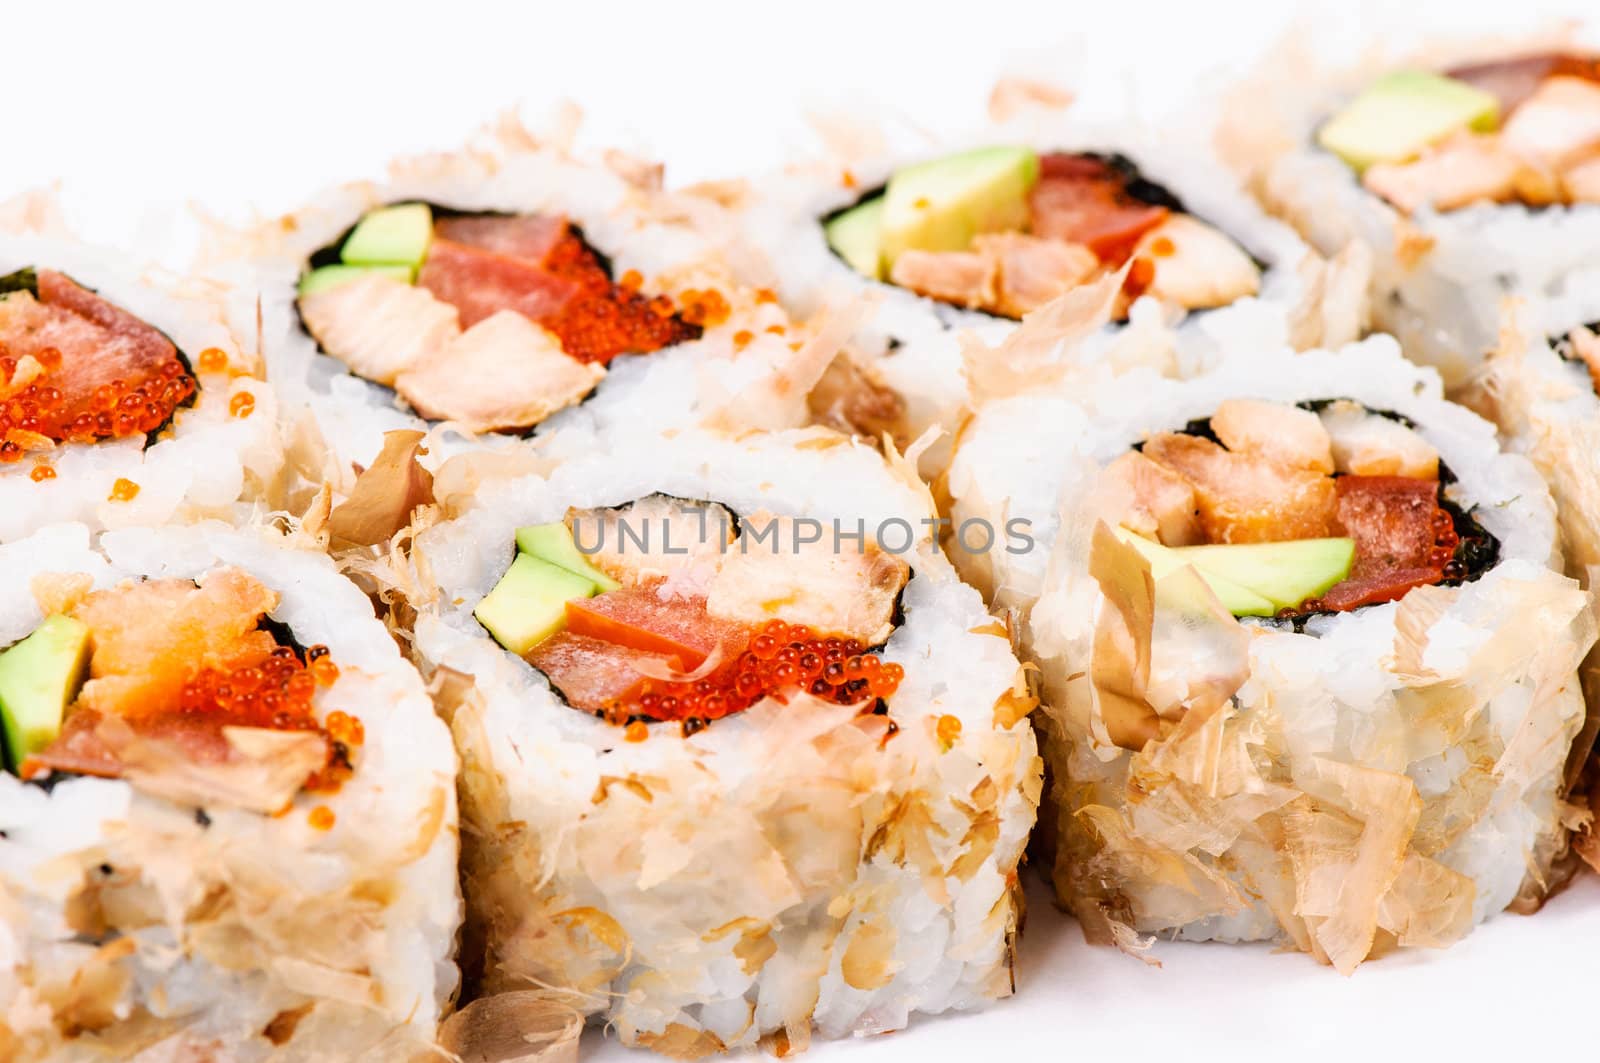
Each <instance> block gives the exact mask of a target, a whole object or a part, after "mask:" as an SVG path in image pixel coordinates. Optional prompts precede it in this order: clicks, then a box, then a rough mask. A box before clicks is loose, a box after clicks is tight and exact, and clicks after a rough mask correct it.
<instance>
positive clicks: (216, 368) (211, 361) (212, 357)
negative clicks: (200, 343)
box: [194, 347, 228, 373]
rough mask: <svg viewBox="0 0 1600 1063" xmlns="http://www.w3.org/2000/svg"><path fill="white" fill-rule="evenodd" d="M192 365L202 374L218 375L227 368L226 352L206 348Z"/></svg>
mask: <svg viewBox="0 0 1600 1063" xmlns="http://www.w3.org/2000/svg"><path fill="white" fill-rule="evenodd" d="M194 364H195V368H197V369H199V370H200V372H202V373H220V372H222V371H223V370H225V369H227V368H228V352H227V351H224V350H223V349H222V348H220V347H207V348H206V349H205V350H203V351H201V352H200V356H199V357H198V358H197V359H195V363H194Z"/></svg>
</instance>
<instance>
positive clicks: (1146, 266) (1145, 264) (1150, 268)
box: [1122, 256, 1156, 299]
mask: <svg viewBox="0 0 1600 1063" xmlns="http://www.w3.org/2000/svg"><path fill="white" fill-rule="evenodd" d="M1155 279H1156V264H1155V263H1154V262H1152V261H1150V260H1149V259H1148V258H1145V257H1143V256H1140V257H1139V258H1136V259H1134V260H1133V264H1132V265H1130V266H1129V267H1128V275H1127V276H1126V277H1125V278H1123V281H1122V290H1123V291H1124V292H1126V293H1127V295H1128V298H1130V299H1137V298H1139V296H1141V295H1143V294H1144V293H1145V292H1147V291H1149V290H1150V284H1151V282H1153V281H1154V280H1155Z"/></svg>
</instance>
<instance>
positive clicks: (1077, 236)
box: [1028, 154, 1171, 265]
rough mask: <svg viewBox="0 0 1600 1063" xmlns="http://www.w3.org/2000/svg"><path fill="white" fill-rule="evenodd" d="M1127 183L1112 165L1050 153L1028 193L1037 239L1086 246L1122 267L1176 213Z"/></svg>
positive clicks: (1087, 158)
mask: <svg viewBox="0 0 1600 1063" xmlns="http://www.w3.org/2000/svg"><path fill="white" fill-rule="evenodd" d="M1126 185H1127V179H1126V178H1125V177H1124V176H1123V175H1122V174H1121V173H1119V172H1117V170H1116V169H1114V168H1113V167H1112V166H1111V165H1110V164H1108V163H1106V162H1104V161H1102V160H1100V159H1094V158H1089V157H1085V156H1074V155H1061V154H1057V155H1045V156H1041V158H1040V175H1039V180H1038V182H1037V183H1036V184H1035V185H1034V186H1033V190H1032V191H1031V192H1030V193H1029V194H1028V210H1029V215H1030V218H1031V228H1032V230H1033V234H1034V235H1035V236H1041V237H1044V238H1045V239H1047V240H1060V241H1062V242H1064V243H1069V244H1083V245H1085V246H1087V247H1088V248H1089V250H1091V251H1093V252H1094V253H1095V254H1096V255H1098V256H1099V257H1100V260H1101V261H1103V262H1111V263H1116V264H1119V265H1120V264H1121V263H1122V262H1123V261H1124V260H1126V259H1127V257H1128V256H1129V254H1130V253H1131V252H1132V251H1133V248H1134V245H1136V244H1137V243H1138V242H1139V238H1140V237H1142V236H1143V235H1144V234H1145V233H1147V232H1149V231H1150V230H1151V229H1153V228H1155V227H1156V226H1157V225H1160V224H1161V223H1162V222H1163V221H1165V220H1166V218H1167V215H1168V214H1170V213H1171V211H1169V210H1168V209H1167V208H1166V207H1163V206H1158V205H1155V204H1151V203H1145V202H1142V201H1140V200H1137V199H1135V198H1133V197H1132V196H1131V195H1129V194H1128V192H1127V188H1126Z"/></svg>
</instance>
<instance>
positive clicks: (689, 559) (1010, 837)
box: [412, 429, 1039, 1057]
mask: <svg viewBox="0 0 1600 1063" xmlns="http://www.w3.org/2000/svg"><path fill="white" fill-rule="evenodd" d="M457 460H462V459H457ZM446 516H447V517H448V519H445V520H443V521H442V522H441V523H439V524H437V525H436V526H434V527H431V528H429V529H428V530H426V531H423V532H422V533H421V534H420V535H419V537H418V540H417V543H416V548H415V551H414V553H413V555H412V562H413V565H414V567H415V569H416V572H417V576H418V579H419V580H420V579H421V577H422V576H423V575H424V574H425V575H426V576H427V578H428V579H429V580H431V582H432V585H433V586H434V587H436V590H435V592H434V594H433V595H432V597H431V598H429V599H426V600H422V601H418V602H416V603H415V604H416V607H417V609H418V611H419V615H418V617H417V621H416V625H415V648H416V652H417V654H418V656H419V658H420V659H421V660H422V661H423V662H425V670H427V669H431V670H433V674H434V677H435V682H436V683H437V684H438V685H439V688H440V689H441V690H442V691H446V692H449V691H451V690H454V691H455V694H454V695H451V696H448V697H445V698H442V699H441V700H442V704H441V710H442V711H444V712H445V713H446V714H447V715H448V716H449V717H450V718H451V719H452V720H453V729H454V732H455V736H456V741H457V745H458V747H459V749H460V750H461V754H462V758H463V769H464V771H463V777H462V790H461V792H462V794H463V795H464V796H463V810H464V814H465V823H466V825H467V827H466V830H465V831H464V836H465V837H466V839H467V843H466V851H465V856H464V872H463V881H464V883H465V891H466V896H467V898H468V910H469V930H470V931H471V933H470V935H469V936H470V937H472V938H474V939H478V940H482V941H484V942H485V943H486V949H485V955H484V957H483V962H482V974H481V983H482V987H483V989H484V990H485V991H487V992H493V991H495V990H498V989H502V988H520V987H525V986H528V985H539V986H548V987H552V988H556V989H562V990H566V991H568V994H569V997H570V999H572V1000H573V1001H574V1002H575V1003H576V1005H577V1006H579V1007H580V1008H581V1009H582V1010H583V1011H584V1012H585V1013H586V1014H588V1015H590V1016H592V1017H595V1018H603V1019H604V1020H605V1021H606V1023H607V1024H608V1025H609V1026H610V1028H611V1029H613V1030H615V1031H616V1032H617V1033H618V1034H619V1036H620V1038H621V1040H622V1041H623V1042H624V1043H625V1044H629V1045H640V1046H646V1047H653V1048H656V1049H658V1050H660V1051H662V1052H665V1053H667V1054H670V1055H674V1056H679V1057H691V1056H698V1055H702V1054H704V1053H706V1052H709V1051H714V1050H721V1049H725V1048H734V1047H742V1046H753V1045H756V1044H758V1043H759V1044H762V1045H765V1046H767V1047H769V1048H772V1049H773V1050H775V1051H779V1052H780V1054H782V1053H786V1052H788V1051H791V1050H797V1049H799V1048H803V1047H804V1046H805V1045H806V1044H807V1043H808V1041H809V1040H810V1038H811V1036H812V1032H813V1029H815V1031H816V1032H817V1033H818V1034H819V1035H820V1036H824V1037H840V1036H845V1035H851V1034H854V1035H864V1034H869V1033H879V1032H884V1031H889V1030H895V1029H899V1028H901V1027H903V1026H905V1025H906V1023H907V1022H908V1021H909V1020H910V1017H911V1016H912V1015H913V1014H914V1013H921V1014H932V1013H937V1012H942V1011H946V1010H951V1009H968V1008H974V1007H978V1006H980V1005H982V1004H984V1003H985V1002H987V1001H989V1000H991V999H994V998H998V997H1002V996H1006V995H1008V994H1009V993H1010V992H1011V990H1012V979H1011V962H1012V957H1011V942H1012V938H1013V935H1014V934H1015V932H1016V930H1017V926H1018V919H1019V917H1020V911H1021V910H1020V903H1021V899H1020V893H1019V890H1018V885H1017V877H1016V876H1017V865H1018V861H1019V860H1020V858H1021V855H1022V850H1023V846H1024V844H1025V841H1026V838H1027V835H1028V832H1029V830H1030V828H1031V826H1032V823H1033V819H1034V814H1035V808H1036V798H1037V795H1038V787H1039V761H1038V758H1037V754H1036V751H1035V745H1034V737H1033V732H1032V729H1031V728H1030V726H1029V725H1028V722H1027V714H1028V711H1029V709H1030V707H1031V705H1032V701H1031V699H1030V698H1029V697H1028V695H1027V692H1026V686H1025V684H1024V683H1023V676H1022V672H1021V669H1020V667H1019V665H1018V663H1017V659H1016V657H1015V656H1014V655H1013V653H1012V650H1011V645H1010V643H1009V641H1008V638H1007V636H1006V631H1005V629H1004V627H1003V626H1002V625H1000V624H997V623H995V622H994V621H992V620H991V619H990V618H989V617H988V615H987V613H986V612H985V610H984V607H983V603H982V601H981V600H980V599H979V597H978V595H977V593H976V592H974V591H973V590H972V589H971V588H969V587H966V586H964V585H963V584H962V583H961V582H960V581H959V580H958V579H957V578H956V577H955V575H954V573H953V571H952V570H951V568H950V565H949V563H948V562H947V561H946V560H945V559H944V558H943V556H942V555H940V554H939V553H938V552H937V551H936V550H935V549H934V548H933V547H932V546H931V545H930V540H929V536H928V529H929V527H931V526H932V524H933V514H932V503H931V500H930V499H929V497H928V495H927V492H926V488H924V487H922V486H921V485H920V483H918V482H917V481H916V479H915V477H914V475H912V474H911V473H910V472H909V471H907V470H905V469H901V470H900V471H899V472H898V473H895V472H891V471H890V470H888V469H886V467H885V465H884V464H883V462H882V460H881V459H880V458H879V456H878V455H877V453H875V452H874V451H873V450H871V449H870V448H868V447H866V446H864V445H861V444H858V443H853V442H851V441H849V440H847V439H845V438H844V437H842V436H840V435H838V434H835V433H832V432H828V431H822V430H818V429H809V430H803V431H799V432H788V433H775V434H769V435H761V436H750V437H746V438H742V439H740V440H731V439H729V438H727V437H725V436H711V435H708V434H703V433H698V432H685V433H681V434H679V435H677V436H675V437H673V438H671V439H667V440H661V441H657V442H656V443H655V444H654V445H653V446H651V447H650V448H648V449H644V448H639V449H634V450H630V451H626V452H623V451H617V452H613V453H611V454H607V455H603V456H602V455H599V454H592V455H590V456H589V457H588V458H584V459H572V460H569V461H567V462H565V463H563V464H561V465H560V466H559V467H558V468H555V469H553V470H552V471H551V472H550V473H549V475H547V476H543V477H528V478H523V479H518V480H512V481H502V482H498V483H493V484H488V485H485V486H483V487H482V488H480V489H479V490H478V491H477V492H476V494H475V496H474V497H473V498H472V499H471V500H470V501H469V502H468V504H467V505H466V506H465V507H464V508H460V509H459V510H458V511H455V512H451V513H448V514H446ZM415 593H416V592H415V591H413V594H415ZM471 959H472V958H471V957H466V958H464V961H463V962H464V966H471V965H472V963H471Z"/></svg>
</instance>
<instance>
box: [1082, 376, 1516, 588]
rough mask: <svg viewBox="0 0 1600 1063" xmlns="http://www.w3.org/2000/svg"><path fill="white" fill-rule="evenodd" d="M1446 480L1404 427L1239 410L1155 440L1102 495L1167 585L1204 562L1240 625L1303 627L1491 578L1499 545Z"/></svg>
mask: <svg viewBox="0 0 1600 1063" xmlns="http://www.w3.org/2000/svg"><path fill="white" fill-rule="evenodd" d="M1308 407H1309V408H1308ZM1442 476H1448V471H1447V470H1444V469H1443V467H1442V466H1441V464H1440V462H1439V456H1438V453H1437V451H1435V450H1434V449H1433V447H1432V446H1431V445H1430V444H1428V443H1427V442H1426V440H1424V439H1423V437H1422V436H1421V435H1420V434H1418V433H1417V432H1416V431H1415V430H1414V429H1413V428H1412V427H1411V426H1410V425H1409V424H1408V423H1406V422H1404V420H1403V419H1400V418H1395V417H1391V416H1387V415H1383V414H1379V413H1374V412H1372V411H1369V410H1367V409H1365V408H1364V407H1362V406H1360V405H1359V404H1357V403H1353V402H1349V401H1347V400H1338V401H1334V402H1327V403H1308V404H1305V406H1301V407H1296V406H1289V405H1285V404H1279V403H1272V402H1261V401H1256V400H1244V399H1235V400H1229V401H1227V402H1224V403H1223V404H1222V405H1221V406H1220V407H1218V409H1217V413H1216V414H1215V415H1214V416H1213V417H1212V418H1211V419H1210V420H1208V421H1202V422H1196V423H1194V424H1191V425H1190V426H1188V428H1187V429H1186V430H1185V431H1183V432H1162V433H1157V434H1155V435H1153V436H1151V437H1150V438H1149V439H1147V440H1146V441H1145V442H1144V443H1143V444H1142V445H1141V447H1140V448H1139V449H1138V450H1136V451H1134V452H1132V453H1129V454H1127V455H1125V456H1124V457H1122V458H1120V459H1118V460H1117V461H1115V462H1113V463H1112V464H1111V465H1110V466H1108V467H1107V468H1106V470H1105V473H1104V475H1103V478H1102V489H1103V490H1104V491H1105V492H1107V495H1106V497H1108V498H1110V499H1112V504H1113V508H1114V511H1116V512H1119V513H1120V514H1121V524H1122V528H1123V529H1124V539H1125V541H1128V542H1130V543H1132V544H1133V545H1135V546H1136V547H1137V548H1139V549H1140V550H1141V553H1143V554H1144V555H1145V556H1146V558H1147V559H1148V560H1149V561H1150V562H1151V564H1152V568H1153V570H1155V574H1156V578H1157V579H1159V578H1161V576H1162V575H1163V574H1164V573H1165V572H1167V571H1171V570H1172V569H1174V568H1177V567H1181V566H1182V565H1192V566H1193V567H1194V569H1195V571H1196V572H1197V573H1198V574H1199V575H1200V576H1201V577H1202V579H1204V580H1205V581H1206V582H1207V584H1208V585H1209V586H1210V588H1211V589H1212V591H1213V592H1214V593H1215V594H1216V596H1217V597H1218V599H1219V600H1220V601H1221V602H1222V603H1223V604H1224V605H1225V606H1227V607H1228V608H1229V609H1230V611H1232V612H1234V613H1236V614H1237V615H1255V616H1267V615H1275V616H1279V617H1284V618H1293V617H1301V616H1306V615H1309V614H1312V613H1319V612H1342V611H1347V610H1351V609H1356V608H1359V607H1361V606H1365V605H1374V604H1377V603H1380V602H1387V601H1394V600H1397V599H1399V598H1401V597H1403V596H1404V595H1405V594H1406V592H1407V591H1409V590H1411V589H1412V588H1414V587H1421V586H1427V585H1431V584H1437V583H1440V582H1444V581H1455V580H1460V579H1464V578H1469V577H1471V576H1473V575H1476V574H1477V572H1478V571H1479V570H1481V568H1483V567H1486V566H1487V564H1488V563H1490V562H1491V561H1492V557H1493V554H1494V553H1495V551H1496V549H1497V546H1496V544H1495V543H1494V540H1493V538H1492V537H1491V536H1489V535H1488V533H1487V532H1485V531H1483V529H1482V528H1481V527H1479V526H1478V525H1477V523H1476V522H1475V521H1472V520H1471V518H1470V517H1468V516H1466V515H1465V514H1460V513H1459V511H1457V510H1454V509H1453V508H1446V507H1447V506H1449V505H1450V503H1448V502H1447V501H1446V500H1444V499H1443V498H1442V496H1441V487H1442V481H1441V477H1442ZM1276 544H1295V547H1294V548H1293V549H1292V550H1289V549H1284V548H1282V547H1280V546H1278V545H1276Z"/></svg>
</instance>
